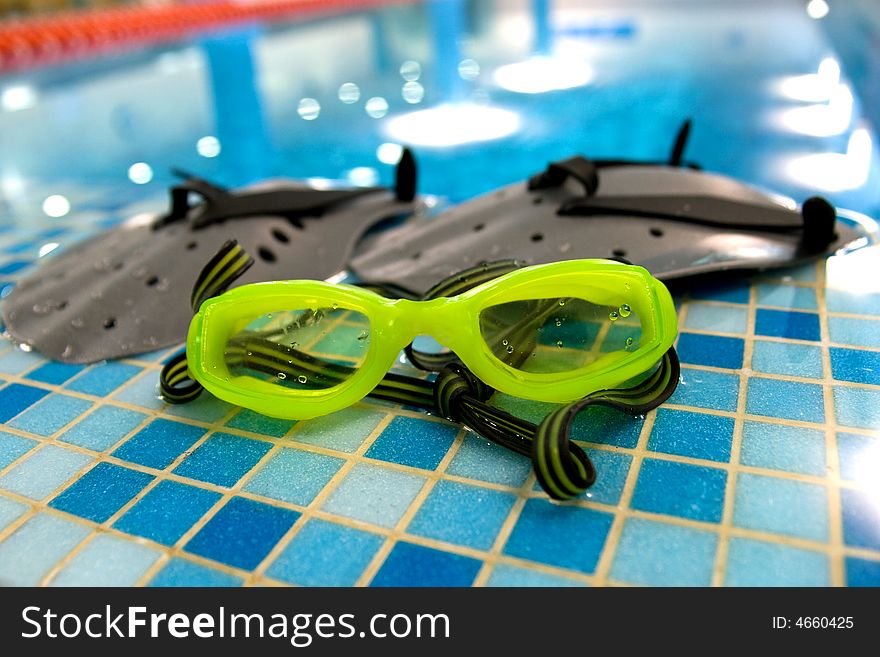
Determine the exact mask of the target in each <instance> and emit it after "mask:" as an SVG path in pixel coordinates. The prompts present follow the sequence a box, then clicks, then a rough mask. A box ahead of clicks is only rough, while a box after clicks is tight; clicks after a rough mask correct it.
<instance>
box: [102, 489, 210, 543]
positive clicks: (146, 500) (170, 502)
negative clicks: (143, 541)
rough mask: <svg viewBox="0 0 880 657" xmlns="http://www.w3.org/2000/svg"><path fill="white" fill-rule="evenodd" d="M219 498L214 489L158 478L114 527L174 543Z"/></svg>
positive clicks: (162, 541) (159, 540) (158, 541)
mask: <svg viewBox="0 0 880 657" xmlns="http://www.w3.org/2000/svg"><path fill="white" fill-rule="evenodd" d="M219 499H220V493H215V492H214V491H210V490H204V489H203V488H196V487H194V486H187V485H186V484H181V483H178V482H176V481H160V482H159V483H158V484H157V485H156V486H155V487H154V488H153V489H152V490H150V491H149V492H148V493H147V494H146V495H144V496H143V497H142V498H141V499H140V500H138V502H137V503H136V504H135V505H134V506H133V507H131V508H130V509H129V510H128V511H126V512H125V515H123V516H122V517H121V518H120V519H119V520H117V521H116V523H115V524H114V527H116V529H119V530H120V531H124V532H126V533H129V534H134V535H136V536H143V537H144V538H149V539H151V540H154V541H156V542H157V543H162V544H163V545H174V544H175V543H176V542H177V541H178V540H179V539H180V537H181V536H183V535H184V534H185V533H186V532H187V531H188V530H189V529H190V527H192V526H193V525H194V524H195V523H196V522H197V521H198V520H199V518H201V517H202V516H203V515H205V513H207V512H208V509H210V508H211V507H212V506H214V504H216V503H217V500H219Z"/></svg>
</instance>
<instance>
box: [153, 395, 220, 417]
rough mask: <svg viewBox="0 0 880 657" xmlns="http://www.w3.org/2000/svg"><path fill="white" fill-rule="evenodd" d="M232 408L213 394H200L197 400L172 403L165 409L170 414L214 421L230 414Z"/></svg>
mask: <svg viewBox="0 0 880 657" xmlns="http://www.w3.org/2000/svg"><path fill="white" fill-rule="evenodd" d="M232 408H233V406H232V405H231V404H227V403H226V402H225V401H222V400H220V399H217V398H216V397H214V396H213V395H200V396H199V398H198V399H196V400H195V401H191V402H189V403H187V404H171V405H168V406H166V407H165V409H164V410H165V413H167V414H168V415H174V416H176V417H181V418H186V419H188V420H196V421H197V422H207V423H213V422H217V421H218V420H220V419H221V418H223V417H225V416H226V415H228V414H229V411H230V410H232Z"/></svg>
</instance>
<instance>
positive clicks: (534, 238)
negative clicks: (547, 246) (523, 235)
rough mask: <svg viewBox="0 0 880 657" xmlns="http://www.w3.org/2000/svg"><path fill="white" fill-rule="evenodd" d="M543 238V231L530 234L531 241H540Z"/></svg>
mask: <svg viewBox="0 0 880 657" xmlns="http://www.w3.org/2000/svg"><path fill="white" fill-rule="evenodd" d="M543 239H544V234H543V233H535V234H533V235H532V241H533V242H540V241H541V240H543Z"/></svg>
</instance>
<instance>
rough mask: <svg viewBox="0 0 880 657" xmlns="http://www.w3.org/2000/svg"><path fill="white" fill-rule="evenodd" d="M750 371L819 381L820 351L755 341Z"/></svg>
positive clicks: (820, 376)
mask: <svg viewBox="0 0 880 657" xmlns="http://www.w3.org/2000/svg"><path fill="white" fill-rule="evenodd" d="M752 369H753V370H755V371H757V372H766V373H767V374H787V375H789V376H803V377H807V378H811V379H821V378H822V376H823V373H822V350H821V349H820V348H819V347H814V346H813V345H807V344H796V343H788V342H767V341H764V340H756V341H755V343H754V350H753V351H752Z"/></svg>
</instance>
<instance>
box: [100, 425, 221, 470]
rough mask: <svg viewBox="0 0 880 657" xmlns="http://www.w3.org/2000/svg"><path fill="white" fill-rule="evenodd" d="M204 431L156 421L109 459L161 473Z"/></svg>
mask: <svg viewBox="0 0 880 657" xmlns="http://www.w3.org/2000/svg"><path fill="white" fill-rule="evenodd" d="M206 431H207V430H206V429H203V428H201V427H194V426H192V425H190V424H183V423H182V422H172V421H170V420H164V419H162V418H158V419H155V420H153V421H152V422H150V423H149V424H148V425H147V426H145V427H144V428H143V429H141V430H140V431H138V432H137V433H136V434H135V435H134V436H132V437H131V438H129V439H128V440H126V441H125V442H124V443H122V445H120V446H119V447H117V448H116V450H115V451H114V452H113V456H115V457H116V458H119V459H122V460H123V461H130V462H131V463H138V464H140V465H144V466H147V467H149V468H156V469H157V470H163V469H164V468H167V467H168V466H169V465H171V463H173V462H174V459H176V458H177V457H179V456H180V455H181V454H183V453H184V452H185V451H186V450H188V449H189V448H190V447H192V446H193V444H194V443H195V442H196V441H197V440H198V439H199V438H201V437H202V436H204V435H205V432H206Z"/></svg>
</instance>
